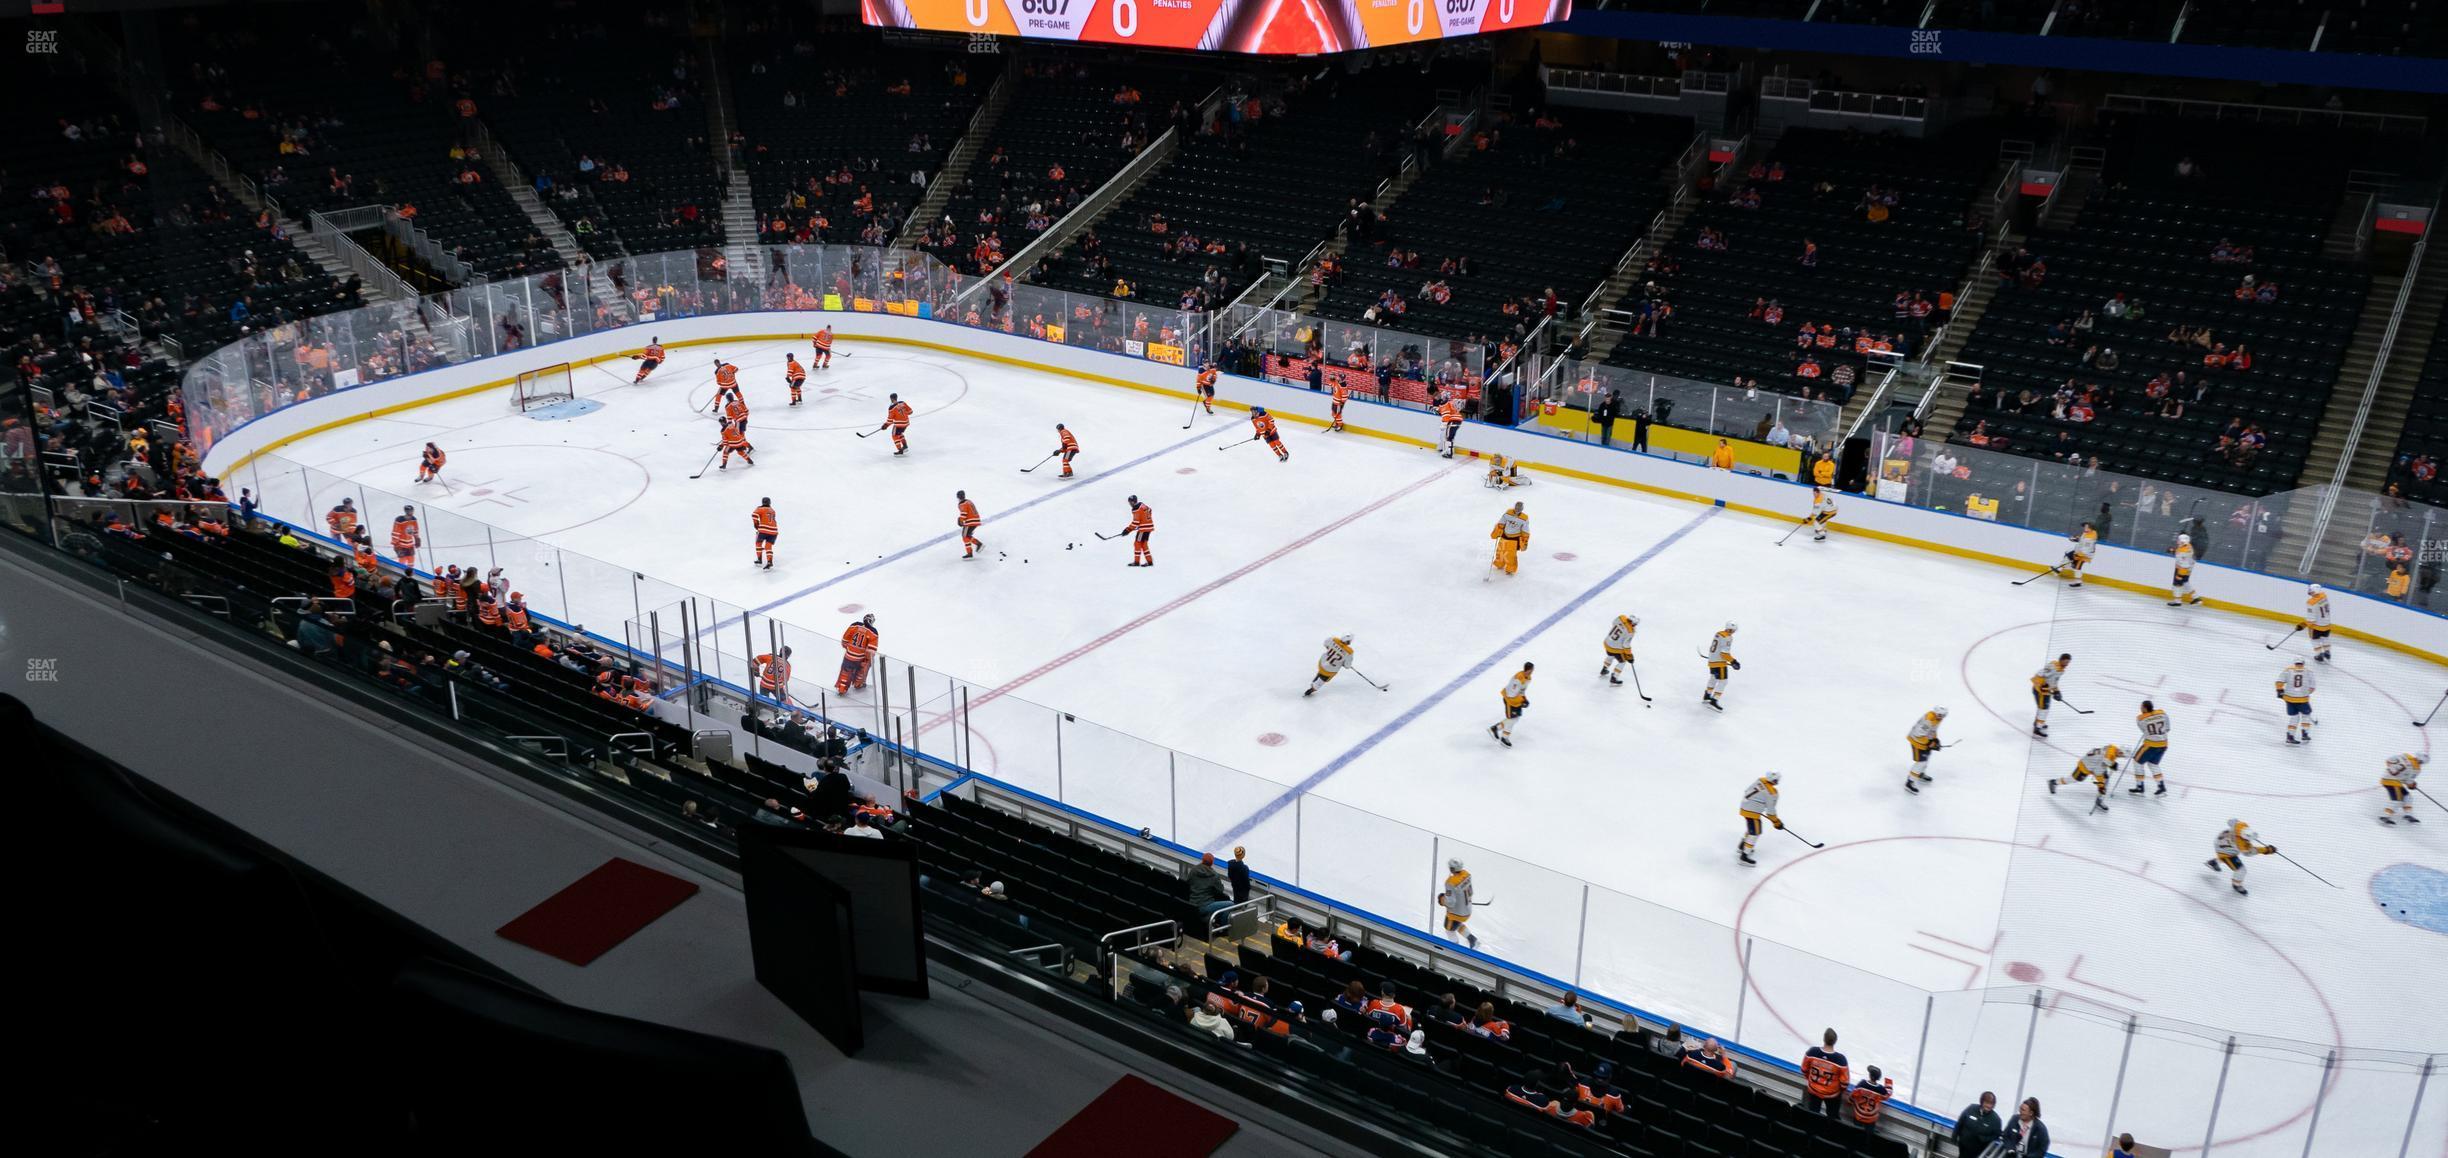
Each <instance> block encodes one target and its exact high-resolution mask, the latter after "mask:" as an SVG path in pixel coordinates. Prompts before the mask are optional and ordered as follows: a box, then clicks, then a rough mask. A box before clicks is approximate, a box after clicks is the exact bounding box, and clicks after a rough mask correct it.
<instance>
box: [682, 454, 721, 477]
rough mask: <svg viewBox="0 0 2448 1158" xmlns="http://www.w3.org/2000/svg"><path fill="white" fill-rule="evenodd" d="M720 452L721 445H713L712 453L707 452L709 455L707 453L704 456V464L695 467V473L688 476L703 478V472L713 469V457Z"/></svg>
mask: <svg viewBox="0 0 2448 1158" xmlns="http://www.w3.org/2000/svg"><path fill="white" fill-rule="evenodd" d="M721 453H722V448H721V447H719V446H718V447H715V448H714V454H709V455H707V456H706V460H705V465H704V466H701V467H698V468H697V473H695V474H693V475H690V476H689V477H690V478H704V477H705V472H707V471H709V470H712V469H714V457H715V455H719V454H721Z"/></svg>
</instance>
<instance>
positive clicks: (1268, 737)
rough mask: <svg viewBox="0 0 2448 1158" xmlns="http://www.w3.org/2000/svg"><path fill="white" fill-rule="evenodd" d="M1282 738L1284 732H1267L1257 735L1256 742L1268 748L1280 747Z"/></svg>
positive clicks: (1282, 742) (1282, 743) (1282, 741)
mask: <svg viewBox="0 0 2448 1158" xmlns="http://www.w3.org/2000/svg"><path fill="white" fill-rule="evenodd" d="M1284 739H1285V737H1284V734H1283V733H1281V732H1268V733H1267V734H1265V735H1263V736H1260V737H1258V742H1259V743H1261V744H1264V745H1266V746H1267V747H1269V748H1281V747H1283V745H1284Z"/></svg>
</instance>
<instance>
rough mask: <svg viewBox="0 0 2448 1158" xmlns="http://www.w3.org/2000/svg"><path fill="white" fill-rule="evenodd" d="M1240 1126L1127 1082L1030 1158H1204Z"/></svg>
mask: <svg viewBox="0 0 2448 1158" xmlns="http://www.w3.org/2000/svg"><path fill="white" fill-rule="evenodd" d="M1240 1128H1241V1125H1240V1123H1238V1122H1235V1121H1233V1120H1232V1119H1230V1118H1227V1117H1225V1116H1224V1115H1222V1114H1219V1113H1216V1112H1215V1111H1213V1110H1210V1109H1208V1108H1206V1107H1205V1106H1202V1105H1199V1104H1198V1103H1196V1102H1193V1101H1191V1100H1190V1099H1188V1098H1184V1097H1179V1096H1177V1095H1174V1094H1172V1093H1168V1092H1166V1091H1164V1090H1161V1089H1158V1088H1156V1087H1155V1086H1152V1085H1150V1084H1148V1083H1147V1082H1145V1081H1142V1080H1140V1079H1139V1078H1136V1077H1130V1076H1125V1077H1124V1078H1123V1079H1122V1080H1121V1081H1118V1082H1115V1083H1114V1084H1113V1085H1111V1086H1109V1087H1107V1088H1106V1090H1105V1092H1104V1093H1101V1094H1098V1095H1097V1099H1096V1100H1095V1101H1093V1102H1090V1103H1088V1107H1087V1108H1086V1109H1084V1110H1081V1111H1080V1112H1079V1113H1077V1114H1074V1115H1072V1117H1071V1120H1070V1121H1068V1122H1065V1123H1063V1124H1062V1125H1061V1126H1060V1127H1058V1128H1056V1129H1055V1131H1054V1132H1053V1133H1051V1134H1048V1135H1046V1140H1045V1141H1043V1142H1039V1143H1038V1144H1037V1148H1036V1149H1034V1150H1031V1151H1029V1152H1028V1158H1113V1156H1114V1155H1117V1154H1127V1155H1130V1158H1206V1156H1207V1155H1209V1154H1213V1153H1215V1149H1216V1147H1218V1146H1221V1145H1223V1144H1224V1140H1225V1139H1226V1138H1230V1137H1232V1136H1233V1131H1235V1130H1238V1129H1240Z"/></svg>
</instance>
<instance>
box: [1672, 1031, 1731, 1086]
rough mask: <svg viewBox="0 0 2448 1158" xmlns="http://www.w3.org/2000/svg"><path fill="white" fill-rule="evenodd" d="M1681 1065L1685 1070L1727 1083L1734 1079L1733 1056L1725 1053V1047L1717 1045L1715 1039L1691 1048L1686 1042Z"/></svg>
mask: <svg viewBox="0 0 2448 1158" xmlns="http://www.w3.org/2000/svg"><path fill="white" fill-rule="evenodd" d="M1683 1064H1684V1066H1685V1067H1686V1068H1689V1069H1694V1070H1698V1071H1700V1072H1701V1073H1704V1074H1708V1075H1709V1076H1711V1077H1717V1078H1724V1079H1726V1080H1729V1081H1730V1080H1732V1079H1733V1077H1734V1058H1733V1056H1732V1055H1730V1054H1728V1053H1726V1051H1725V1047H1723V1046H1720V1045H1718V1044H1717V1039H1716V1038H1713V1037H1712V1038H1710V1039H1708V1040H1707V1041H1706V1042H1703V1043H1701V1044H1700V1045H1699V1046H1697V1047H1694V1046H1691V1045H1690V1043H1688V1042H1687V1043H1685V1048H1684V1050H1683Z"/></svg>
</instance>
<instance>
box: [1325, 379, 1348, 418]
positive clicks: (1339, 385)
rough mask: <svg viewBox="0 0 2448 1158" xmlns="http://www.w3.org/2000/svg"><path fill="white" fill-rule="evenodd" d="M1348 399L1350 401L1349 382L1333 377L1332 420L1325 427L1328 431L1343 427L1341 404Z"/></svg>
mask: <svg viewBox="0 0 2448 1158" xmlns="http://www.w3.org/2000/svg"><path fill="white" fill-rule="evenodd" d="M1349 401H1351V383H1349V382H1345V381H1344V380H1342V379H1341V378H1337V379H1335V386H1334V402H1333V404H1332V405H1333V407H1334V421H1332V422H1329V423H1327V424H1326V429H1328V430H1330V431H1334V430H1341V429H1343V404H1344V403H1346V402H1349Z"/></svg>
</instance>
